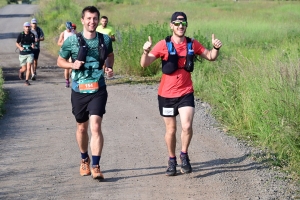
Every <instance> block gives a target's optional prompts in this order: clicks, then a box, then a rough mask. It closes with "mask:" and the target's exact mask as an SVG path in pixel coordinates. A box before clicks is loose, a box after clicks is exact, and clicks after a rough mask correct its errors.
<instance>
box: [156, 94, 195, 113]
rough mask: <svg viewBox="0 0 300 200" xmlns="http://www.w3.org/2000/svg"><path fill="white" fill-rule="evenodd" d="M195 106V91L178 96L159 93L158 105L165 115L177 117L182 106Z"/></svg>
mask: <svg viewBox="0 0 300 200" xmlns="http://www.w3.org/2000/svg"><path fill="white" fill-rule="evenodd" d="M185 106H189V107H195V102H194V93H190V94H186V95H184V96H182V97H178V98H164V97H161V96H159V95H158V107H159V112H160V115H161V116H163V117H175V116H177V115H178V114H179V112H178V109H179V108H181V107H185Z"/></svg>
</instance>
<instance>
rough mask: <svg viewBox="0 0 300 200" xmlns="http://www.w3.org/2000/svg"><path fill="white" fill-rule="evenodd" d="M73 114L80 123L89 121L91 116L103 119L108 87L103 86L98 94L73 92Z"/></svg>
mask: <svg viewBox="0 0 300 200" xmlns="http://www.w3.org/2000/svg"><path fill="white" fill-rule="evenodd" d="M71 102H72V113H73V115H74V116H75V119H76V121H77V122H78V123H83V122H86V121H88V120H89V116H90V115H98V116H100V117H103V115H104V114H105V106H106V102H107V90H106V86H102V87H100V88H99V90H98V91H97V92H96V93H92V94H85V93H79V92H75V91H74V90H72V94H71Z"/></svg>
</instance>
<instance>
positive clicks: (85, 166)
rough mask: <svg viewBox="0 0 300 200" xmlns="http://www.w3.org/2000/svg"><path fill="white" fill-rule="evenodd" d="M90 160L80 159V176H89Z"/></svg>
mask: <svg viewBox="0 0 300 200" xmlns="http://www.w3.org/2000/svg"><path fill="white" fill-rule="evenodd" d="M90 162H91V161H90V158H89V157H87V158H86V159H81V163H80V175H81V176H89V175H91V169H90Z"/></svg>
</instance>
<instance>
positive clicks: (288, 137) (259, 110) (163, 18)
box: [40, 0, 300, 179]
mask: <svg viewBox="0 0 300 200" xmlns="http://www.w3.org/2000/svg"><path fill="white" fill-rule="evenodd" d="M48 1H49V3H47V4H46V7H45V8H43V9H42V11H41V12H42V14H41V15H40V17H41V18H44V19H45V20H44V26H45V28H48V29H47V31H48V32H49V33H48V34H49V35H51V36H53V35H54V36H55V35H57V34H58V32H59V31H58V30H59V27H60V24H62V23H63V22H64V21H66V20H67V19H68V20H70V19H71V21H72V20H75V21H76V20H79V19H80V12H81V9H82V8H83V7H84V6H86V5H91V4H94V5H97V6H98V8H100V13H101V15H107V16H108V18H109V23H110V25H112V26H114V27H115V28H116V32H117V41H116V42H114V44H113V45H114V51H115V54H116V63H115V70H116V71H117V72H119V73H122V74H134V75H139V76H158V75H160V73H161V70H160V62H159V61H158V62H155V63H154V64H153V65H152V66H150V67H149V68H146V69H141V68H140V66H139V60H140V56H141V53H142V46H143V44H144V42H145V41H146V40H147V39H148V35H151V36H152V37H153V42H154V43H156V42H158V41H159V40H161V39H164V38H165V37H166V36H167V35H169V34H170V30H169V27H168V23H169V20H170V17H171V14H172V13H173V12H174V11H184V12H185V13H186V14H187V16H188V21H189V27H188V29H187V35H188V36H190V37H194V38H195V39H197V40H199V41H200V42H201V43H203V44H204V46H206V47H207V48H211V44H210V43H211V34H212V33H214V34H215V35H216V37H217V38H219V39H221V40H222V43H223V47H222V48H221V51H220V56H219V58H218V60H217V61H215V62H208V61H203V62H197V63H196V67H195V70H194V72H193V74H192V77H193V82H194V89H195V94H196V95H197V97H199V98H201V99H203V100H204V101H206V102H209V103H210V104H211V105H212V106H213V113H214V115H215V116H216V117H217V118H218V119H219V121H220V122H221V124H222V126H224V127H225V129H226V130H227V131H228V133H229V134H234V135H236V136H237V137H239V138H242V139H245V140H251V141H252V142H253V144H254V145H257V146H258V147H261V148H263V149H264V148H268V149H269V151H270V154H272V158H273V160H274V164H275V165H277V166H280V167H282V168H283V169H285V170H288V171H290V172H291V174H293V177H294V178H296V179H297V178H299V177H300V166H299V163H300V136H299V133H300V131H299V127H300V117H299V113H300V112H299V111H300V105H299V92H300V86H299V70H300V68H299V64H300V62H299V59H300V38H299V33H300V26H297V24H298V23H299V22H298V20H299V18H300V4H299V3H298V2H293V1H237V2H234V1H232V0H225V1H223V0H222V1H221V0H214V1H208V0H202V1H193V0H185V1H180V0H165V1H158V0H152V1H151V2H150V1H142V0H141V1H134V3H132V4H130V3H128V2H127V3H126V2H125V1H123V3H119V4H113V3H107V2H99V1H88V0H86V1H85V2H84V3H80V1H79V2H78V4H77V5H76V6H75V5H73V6H69V4H70V1H68V0H61V1H55V0H52V1H50V0H48ZM131 2H133V1H131ZM61 4H62V5H65V7H64V9H63V10H60V12H57V10H58V9H60V8H59V7H60V6H61ZM70 10H72V14H68V13H70ZM54 19H56V21H54V22H53V21H51V20H54ZM57 21H59V22H57ZM53 33H55V34H53ZM274 158H275V159H274Z"/></svg>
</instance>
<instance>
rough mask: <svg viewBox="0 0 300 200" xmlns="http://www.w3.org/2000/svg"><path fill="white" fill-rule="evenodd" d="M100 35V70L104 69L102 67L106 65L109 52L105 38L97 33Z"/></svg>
mask: <svg viewBox="0 0 300 200" xmlns="http://www.w3.org/2000/svg"><path fill="white" fill-rule="evenodd" d="M97 34H98V40H99V44H98V53H99V63H100V64H99V69H102V66H103V65H104V63H105V60H106V58H107V56H108V51H107V48H106V45H105V42H104V36H103V34H102V33H99V32H97Z"/></svg>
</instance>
